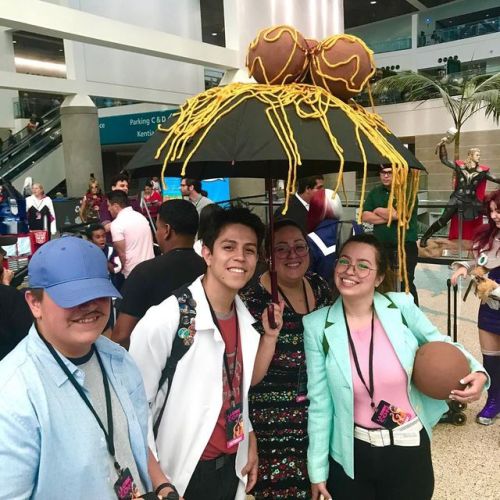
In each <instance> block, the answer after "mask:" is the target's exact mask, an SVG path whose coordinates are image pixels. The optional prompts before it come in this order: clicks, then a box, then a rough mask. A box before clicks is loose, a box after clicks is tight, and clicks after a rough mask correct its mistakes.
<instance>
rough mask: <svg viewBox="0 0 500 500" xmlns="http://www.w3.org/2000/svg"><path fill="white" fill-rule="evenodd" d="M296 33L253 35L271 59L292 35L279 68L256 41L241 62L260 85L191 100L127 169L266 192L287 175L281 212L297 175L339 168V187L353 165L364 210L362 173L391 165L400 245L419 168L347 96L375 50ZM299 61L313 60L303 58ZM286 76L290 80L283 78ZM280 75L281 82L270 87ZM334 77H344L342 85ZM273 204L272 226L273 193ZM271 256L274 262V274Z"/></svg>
mask: <svg viewBox="0 0 500 500" xmlns="http://www.w3.org/2000/svg"><path fill="white" fill-rule="evenodd" d="M276 33H277V34H276ZM299 35H300V34H298V32H297V31H296V30H294V29H293V28H291V27H286V26H285V27H283V26H282V27H275V28H269V29H267V30H263V31H262V32H261V33H260V34H259V35H258V37H257V39H256V40H257V41H261V42H263V43H264V47H268V46H271V48H272V49H273V50H272V51H271V52H270V54H272V55H273V56H274V55H276V54H277V53H278V52H279V50H278V49H280V45H279V43H280V42H283V40H285V41H287V40H286V37H288V41H287V43H288V45H287V44H285V48H287V50H288V52H286V54H288V55H287V56H286V60H285V64H284V65H283V64H282V66H283V68H281V67H278V69H276V68H273V64H271V63H269V64H268V63H266V52H265V51H263V50H261V51H260V52H259V51H256V52H255V50H254V52H255V53H252V50H253V48H254V49H255V47H258V43H256V42H255V41H254V42H252V44H251V45H250V50H249V58H248V61H247V65H248V66H249V68H250V71H251V73H252V74H253V75H254V76H256V77H258V78H259V79H260V80H263V83H256V84H240V83H233V84H230V85H227V86H225V87H216V88H212V89H210V90H207V91H206V92H203V93H201V94H199V95H197V96H195V97H193V98H191V99H189V100H187V101H186V102H185V104H184V105H183V106H182V107H181V108H180V111H179V112H178V113H176V114H174V115H172V116H171V118H170V119H169V121H168V122H167V123H166V125H165V126H159V127H158V130H157V132H156V133H155V135H153V137H152V138H151V139H150V140H149V141H148V142H147V143H146V144H145V145H144V146H143V147H142V148H141V149H140V150H139V151H138V152H137V153H136V155H135V156H134V157H133V158H132V160H131V161H130V163H129V164H128V165H127V169H128V170H130V171H135V173H136V174H138V175H153V174H154V175H158V173H159V172H158V171H159V170H160V169H161V178H162V179H163V178H164V177H165V176H187V177H191V178H197V179H203V178H213V177H253V178H264V179H267V180H268V182H267V188H268V190H269V191H270V190H271V182H270V179H284V180H285V183H286V184H285V185H286V189H285V192H286V201H285V208H284V211H283V212H284V213H286V210H287V206H288V200H289V199H290V196H291V195H293V193H294V192H295V186H296V182H297V179H298V178H301V177H306V176H310V175H315V174H324V173H338V174H339V175H338V178H337V184H336V186H335V191H337V190H338V189H339V187H340V186H341V183H342V174H343V172H346V171H357V172H360V173H362V176H363V180H362V190H361V197H360V211H359V213H360V214H361V212H362V209H363V201H364V195H365V188H366V179H367V173H368V170H369V169H370V168H376V167H377V168H378V166H379V165H380V164H385V165H390V166H392V168H393V183H392V187H391V193H390V197H389V206H396V210H397V213H398V241H399V242H400V243H401V242H403V241H404V236H405V231H406V227H407V226H408V223H409V218H410V215H411V212H412V209H413V205H414V203H415V199H416V194H417V189H418V173H419V171H420V170H425V169H424V167H423V166H422V164H421V163H420V162H419V161H418V160H417V159H416V158H415V157H414V156H413V155H412V154H411V152H410V151H409V150H408V149H407V148H406V147H405V146H404V145H403V144H402V143H401V142H400V141H399V140H398V139H397V138H396V137H395V136H394V135H393V134H392V133H391V132H390V130H389V128H388V127H387V125H386V124H385V123H384V122H383V120H382V119H381V118H380V117H379V116H378V115H376V114H375V113H370V112H368V111H366V110H365V109H364V108H362V107H361V106H359V105H357V104H356V103H355V102H354V101H352V100H351V101H347V102H346V99H347V100H348V99H349V97H350V96H351V95H354V94H356V93H357V92H359V91H360V89H361V88H362V85H361V84H360V83H359V82H357V80H356V78H357V77H358V76H360V73H361V72H362V69H363V64H362V63H363V54H364V55H366V54H367V55H368V56H369V57H368V61H369V64H370V65H369V68H368V69H369V71H365V73H367V74H368V75H371V74H373V70H374V65H373V61H372V52H371V51H370V50H369V49H368V48H367V47H366V46H365V45H364V44H363V42H362V41H360V40H359V39H357V38H356V37H352V36H350V35H338V36H335V37H330V38H328V39H326V40H324V41H323V42H321V43H319V44H317V45H315V46H314V48H313V49H309V45H308V44H307V43H306V42H305V41H304V42H302V40H303V39H301V38H300V36H299ZM268 40H269V41H268ZM273 44H278V45H276V46H275V45H273ZM309 44H310V45H311V46H312V44H311V43H310V42H309ZM290 47H292V48H290ZM353 47H355V48H356V50H358V52H359V50H360V49H359V48H360V47H361V52H360V54H361V55H357V54H354V56H352V54H351V56H349V53H348V54H347V55H345V54H341V56H338V54H337V58H340V62H336V63H335V64H331V63H329V59H328V56H329V55H331V51H332V48H333V49H336V50H340V49H344V51H345V49H347V50H348V51H349V50H351V51H353ZM356 50H354V52H356ZM340 51H341V52H342V50H340ZM252 54H253V56H254V57H253V59H252V57H251V56H252ZM256 54H257V55H256ZM301 56H303V57H301ZM278 59H279V58H278ZM296 59H297V61H295V60H296ZM303 59H304V60H306V61H309V62H308V63H307V64H306V63H303ZM281 60H283V56H281ZM342 61H344V62H345V64H342ZM274 66H276V64H275V65H274ZM365 66H366V65H365ZM266 68H267V71H266V70H265V69H266ZM280 68H281V69H280ZM339 68H340V69H341V70H345V69H346V68H347V69H349V68H351V69H352V70H353V73H352V74H351V76H349V77H347V76H345V75H344V76H343V74H341V75H340V76H339V74H338V70H339ZM308 69H309V70H310V71H309V73H308V72H307V70H308ZM344 73H345V71H344ZM276 74H278V76H276ZM308 74H309V75H310V76H309V78H311V79H312V80H313V83H316V85H312V84H308V83H300V82H298V81H297V80H301V79H304V80H306V81H307V78H308V76H307V75H308ZM280 75H281V76H280ZM290 75H291V78H292V82H293V83H286V82H287V78H288V77H289V76H290ZM361 76H362V75H361ZM361 76H360V78H361ZM276 78H278V81H279V82H280V83H279V84H275V82H274V80H275V79H276ZM363 80H364V83H363V85H364V84H365V83H366V81H367V80H368V78H367V77H366V75H365V77H364V78H363ZM339 84H342V85H341V88H340V89H339V88H338V87H339ZM358 87H359V88H358ZM333 91H335V92H336V93H337V94H340V95H341V97H342V98H343V99H340V98H339V97H336V96H335V95H334V94H333V93H332V92H333ZM269 208H270V214H269V215H270V221H271V224H272V196H269ZM399 254H400V255H399V256H400V262H401V264H402V265H401V267H402V272H403V275H404V274H405V272H406V271H405V266H404V262H405V259H404V245H401V244H399ZM273 260H274V259H272V258H271V259H270V266H271V271H273V270H274V269H273V267H274V262H273ZM271 276H273V273H271ZM276 296H277V295H276Z"/></svg>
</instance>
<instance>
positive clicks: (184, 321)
mask: <svg viewBox="0 0 500 500" xmlns="http://www.w3.org/2000/svg"><path fill="white" fill-rule="evenodd" d="M190 324H191V318H190V317H189V316H184V315H182V316H181V325H182V326H184V327H186V328H188V327H189V325H190Z"/></svg>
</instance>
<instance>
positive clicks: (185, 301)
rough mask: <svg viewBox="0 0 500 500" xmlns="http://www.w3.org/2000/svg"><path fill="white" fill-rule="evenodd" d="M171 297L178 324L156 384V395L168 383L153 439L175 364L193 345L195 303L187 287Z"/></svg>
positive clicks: (170, 384) (161, 414)
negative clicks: (177, 313) (175, 305)
mask: <svg viewBox="0 0 500 500" xmlns="http://www.w3.org/2000/svg"><path fill="white" fill-rule="evenodd" d="M172 295H174V296H175V297H176V298H177V302H178V304H179V324H178V326H177V331H176V332H175V336H174V339H173V341H172V350H171V352H170V356H169V358H168V359H167V362H166V364H165V367H164V368H163V371H162V372H161V376H160V382H159V383H158V391H157V393H158V392H160V389H161V388H162V387H163V385H164V384H165V382H168V387H167V394H166V396H165V401H164V402H163V405H162V407H161V410H160V413H159V414H158V418H157V419H156V420H155V422H153V434H154V436H155V438H156V436H157V434H158V429H159V427H160V422H161V419H162V417H163V412H164V411H165V407H166V406H167V400H168V396H169V394H170V389H171V388H172V380H173V378H174V375H175V370H176V369H177V363H179V361H180V360H181V359H182V357H183V356H184V354H186V352H187V351H189V348H190V347H191V346H192V345H193V341H194V334H195V332H196V330H195V317H196V301H195V300H194V299H193V296H192V294H191V291H190V290H189V288H188V287H187V286H182V287H180V288H178V289H177V290H175V291H173V292H172Z"/></svg>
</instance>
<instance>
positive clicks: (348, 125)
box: [127, 98, 425, 179]
mask: <svg viewBox="0 0 500 500" xmlns="http://www.w3.org/2000/svg"><path fill="white" fill-rule="evenodd" d="M268 109H269V105H268V104H267V103H264V102H262V101H260V100H258V99H256V98H249V99H246V100H244V101H243V102H241V104H239V105H237V106H235V107H234V108H233V109H232V110H231V111H230V112H229V113H227V114H225V115H224V116H221V117H219V118H218V119H217V120H216V121H214V122H213V123H212V124H211V125H209V126H208V127H204V128H201V129H200V130H198V131H197V132H196V133H195V134H194V135H193V136H192V137H191V138H189V139H188V141H187V143H186V147H185V149H184V151H183V154H182V156H181V157H180V158H179V159H175V160H169V162H168V164H167V166H166V169H165V172H164V174H165V175H166V176H169V177H175V176H180V175H181V173H182V168H183V164H184V160H185V159H186V158H187V157H188V156H189V154H190V153H192V151H193V149H196V151H195V152H194V154H193V155H192V157H191V158H190V159H189V162H188V164H187V167H186V171H185V175H186V176H187V177H192V178H196V179H206V178H213V177H252V178H269V177H271V178H275V179H287V177H288V173H289V160H288V157H287V154H286V151H285V148H284V146H283V144H282V143H281V142H280V139H279V137H278V135H277V133H276V132H275V130H274V129H273V127H272V125H271V122H270V120H269V118H268V114H267V112H268ZM282 109H283V111H284V115H286V118H285V119H286V120H287V121H288V123H289V126H290V129H291V131H292V132H293V138H294V140H295V142H296V145H297V150H298V152H299V154H300V158H301V165H298V166H297V177H299V178H300V177H306V176H309V175H315V174H326V173H336V172H338V171H339V167H340V165H341V160H342V158H341V156H343V159H344V162H345V164H344V171H363V169H364V165H365V160H364V158H363V151H364V154H365V155H366V163H367V167H368V168H376V167H378V165H380V164H390V163H391V161H390V159H389V158H388V157H387V156H384V155H383V154H382V153H381V152H380V151H379V150H378V149H377V147H375V145H374V143H373V142H374V141H373V137H374V136H375V138H376V140H382V141H383V140H384V139H385V140H386V141H387V143H388V144H389V145H390V146H392V148H393V149H394V150H395V152H397V153H398V154H399V155H400V156H401V157H402V159H403V160H404V161H406V162H407V163H408V166H409V167H410V168H415V169H419V170H425V168H424V166H423V165H422V164H421V163H420V162H419V161H418V160H417V159H416V158H415V157H414V156H413V154H412V153H411V152H410V151H409V150H408V149H407V148H406V147H405V146H404V145H403V144H402V143H401V142H400V141H399V140H398V139H397V138H396V137H395V136H394V135H393V134H392V133H391V132H390V131H389V130H388V129H387V128H385V127H384V126H383V124H380V125H379V126H375V127H373V126H372V127H371V130H370V133H371V140H370V139H369V137H368V136H367V135H366V134H365V133H364V132H363V130H362V128H360V127H359V124H358V123H356V121H353V118H352V117H353V115H355V114H358V115H359V117H360V118H363V115H364V116H366V115H368V114H367V113H366V112H364V111H353V112H349V113H346V112H345V106H344V107H343V108H342V107H331V108H329V109H328V110H327V111H326V114H325V117H326V120H327V121H328V125H329V129H330V130H331V132H332V134H333V135H334V138H335V139H336V140H337V142H338V144H339V146H340V148H341V149H340V151H336V150H335V149H334V148H333V147H332V143H331V137H330V136H329V134H328V133H327V132H326V131H325V128H324V126H323V124H322V123H321V120H319V119H307V118H303V117H300V116H298V114H297V112H296V111H297V108H296V106H295V105H294V104H289V105H286V106H283V108H282ZM178 120H179V114H174V115H172V116H171V117H170V119H169V121H168V122H167V124H166V125H165V129H162V130H158V131H157V132H156V133H155V134H154V135H153V136H152V137H151V138H150V139H149V140H148V142H146V144H144V146H142V147H141V149H140V150H139V151H138V152H137V153H136V154H135V156H134V157H133V158H132V159H131V161H130V162H129V164H128V165H127V170H129V171H130V172H131V173H132V174H133V175H134V176H141V177H142V176H151V175H159V173H160V171H161V169H162V166H163V163H164V158H165V154H166V153H167V151H168V150H169V147H170V146H171V145H172V141H173V139H174V137H173V136H171V137H170V138H169V139H168V140H167V142H166V144H165V145H164V147H163V149H162V151H161V152H160V153H159V154H157V153H158V150H159V148H160V147H161V146H162V144H163V143H164V142H165V140H166V139H167V136H168V133H167V132H166V131H165V130H167V129H169V128H170V127H172V126H173V125H174V124H175V123H176V122H177V121H178ZM380 123H381V122H380ZM207 128H209V131H208V132H207V133H206V131H207ZM356 132H358V134H359V140H358V138H357V136H356ZM205 133H206V135H204V137H203V138H202V136H203V134H205ZM200 138H202V141H201V143H199V141H200ZM339 152H340V154H339Z"/></svg>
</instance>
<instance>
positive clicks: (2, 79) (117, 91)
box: [0, 71, 192, 105]
mask: <svg viewBox="0 0 500 500" xmlns="http://www.w3.org/2000/svg"><path fill="white" fill-rule="evenodd" d="M0 89H4V90H20V91H24V92H40V93H45V94H60V95H73V94H84V95H89V96H97V97H110V98H114V99H128V100H131V101H138V102H148V103H154V104H171V105H180V104H182V103H184V102H185V101H186V99H187V98H189V97H191V96H192V94H187V93H186V94H184V93H181V92H171V91H168V90H155V89H146V88H139V87H128V86H123V85H115V84H112V83H96V82H87V81H80V80H70V79H66V78H54V77H52V76H38V75H28V74H24V73H14V72H13V71H0Z"/></svg>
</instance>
